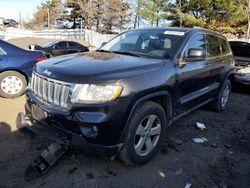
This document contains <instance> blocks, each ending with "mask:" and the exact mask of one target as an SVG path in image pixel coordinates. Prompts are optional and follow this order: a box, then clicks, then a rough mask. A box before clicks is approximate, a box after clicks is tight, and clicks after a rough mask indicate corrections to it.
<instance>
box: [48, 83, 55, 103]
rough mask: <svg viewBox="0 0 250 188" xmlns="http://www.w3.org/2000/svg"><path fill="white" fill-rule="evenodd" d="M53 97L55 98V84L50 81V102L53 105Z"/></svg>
mask: <svg viewBox="0 0 250 188" xmlns="http://www.w3.org/2000/svg"><path fill="white" fill-rule="evenodd" d="M53 96H54V83H53V82H51V81H49V87H48V101H49V102H50V103H53Z"/></svg>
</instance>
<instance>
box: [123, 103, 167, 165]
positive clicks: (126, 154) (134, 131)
mask: <svg viewBox="0 0 250 188" xmlns="http://www.w3.org/2000/svg"><path fill="white" fill-rule="evenodd" d="M150 120H151V121H150ZM149 122H152V123H151V128H150V123H149ZM166 123H167V122H166V114H165V111H164V109H163V108H162V106H161V105H159V104H157V103H154V102H151V101H148V102H145V103H144V104H142V105H140V106H138V107H137V108H136V109H135V111H134V113H133V114H132V117H131V119H130V121H129V124H128V128H127V129H126V132H125V135H124V136H125V137H124V145H123V148H122V149H121V151H120V153H119V157H120V159H121V160H122V161H123V162H125V163H126V164H128V165H131V166H134V165H141V164H144V163H146V162H148V161H149V160H151V159H152V158H153V157H154V156H155V154H156V152H157V151H158V149H159V146H160V144H161V142H162V139H163V136H164V134H165V131H166ZM140 125H142V126H140ZM147 125H149V126H147ZM146 128H149V130H146ZM153 131H154V132H153ZM153 134H155V135H153ZM143 143H144V144H143ZM150 143H151V144H150ZM140 146H142V147H140ZM149 146H150V147H149ZM136 148H137V149H136Z"/></svg>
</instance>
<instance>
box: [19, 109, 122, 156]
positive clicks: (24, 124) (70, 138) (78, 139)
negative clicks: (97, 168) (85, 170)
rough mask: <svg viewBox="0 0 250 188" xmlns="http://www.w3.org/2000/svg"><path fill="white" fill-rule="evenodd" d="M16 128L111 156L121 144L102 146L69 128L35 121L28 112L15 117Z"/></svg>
mask: <svg viewBox="0 0 250 188" xmlns="http://www.w3.org/2000/svg"><path fill="white" fill-rule="evenodd" d="M16 126H17V128H18V129H19V130H20V129H24V128H27V129H28V130H30V131H32V132H33V133H35V134H37V135H40V136H42V137H44V138H46V139H48V140H50V141H52V142H54V143H57V144H61V145H64V146H67V147H70V148H73V149H79V150H83V151H87V152H91V153H95V154H100V155H105V156H110V157H113V156H115V155H116V154H117V153H118V152H119V150H120V149H121V147H122V144H119V145H115V146H104V145H98V144H93V143H89V142H87V141H86V140H85V139H84V138H83V137H82V136H81V135H78V134H76V133H74V132H71V131H69V130H64V129H62V128H60V127H59V126H57V125H56V124H51V123H50V124H48V123H47V122H46V121H43V120H41V121H37V120H35V119H33V118H32V116H31V115H29V114H26V115H25V114H24V113H19V114H18V116H17V118H16Z"/></svg>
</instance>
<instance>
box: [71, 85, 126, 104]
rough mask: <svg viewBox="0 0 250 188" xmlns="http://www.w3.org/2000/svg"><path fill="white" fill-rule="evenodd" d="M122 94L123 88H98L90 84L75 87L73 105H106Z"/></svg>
mask: <svg viewBox="0 0 250 188" xmlns="http://www.w3.org/2000/svg"><path fill="white" fill-rule="evenodd" d="M121 92H122V86H97V85H89V84H83V85H82V84H77V85H75V88H74V91H73V94H72V99H71V102H72V103H77V102H80V103H88V104H93V103H104V102H108V101H112V100H115V99H117V98H118V97H119V96H120V95H121Z"/></svg>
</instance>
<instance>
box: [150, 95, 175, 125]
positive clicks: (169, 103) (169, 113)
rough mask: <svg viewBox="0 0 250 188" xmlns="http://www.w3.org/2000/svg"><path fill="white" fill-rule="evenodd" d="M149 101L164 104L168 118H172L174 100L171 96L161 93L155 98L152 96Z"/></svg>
mask: <svg viewBox="0 0 250 188" xmlns="http://www.w3.org/2000/svg"><path fill="white" fill-rule="evenodd" d="M149 101H153V102H155V103H157V104H159V105H161V106H162V108H163V109H164V111H165V113H166V117H167V119H168V120H170V119H172V101H171V99H170V97H169V96H166V95H160V96H156V97H153V98H150V99H149Z"/></svg>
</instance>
